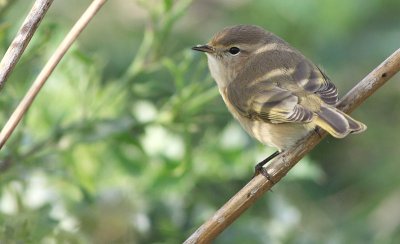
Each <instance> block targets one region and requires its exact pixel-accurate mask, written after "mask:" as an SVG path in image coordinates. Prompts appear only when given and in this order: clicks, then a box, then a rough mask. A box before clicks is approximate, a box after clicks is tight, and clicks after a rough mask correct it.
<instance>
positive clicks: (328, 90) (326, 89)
mask: <svg viewBox="0 0 400 244" xmlns="http://www.w3.org/2000/svg"><path fill="white" fill-rule="evenodd" d="M292 77H293V80H294V81H295V82H296V83H297V84H298V85H299V86H300V87H302V88H303V89H304V90H305V91H307V92H312V93H314V94H316V95H318V96H319V97H320V98H321V99H322V101H324V102H325V103H327V104H329V105H334V104H336V103H337V101H338V92H337V89H336V87H335V85H334V84H333V83H332V82H331V81H330V79H329V78H328V76H326V75H325V73H324V72H323V71H322V70H321V69H320V68H318V67H317V66H315V65H313V64H312V63H310V62H309V61H308V60H302V61H300V62H299V63H298V65H297V66H296V68H295V70H294V72H293V74H292Z"/></svg>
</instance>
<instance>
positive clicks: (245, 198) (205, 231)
mask: <svg viewBox="0 0 400 244" xmlns="http://www.w3.org/2000/svg"><path fill="white" fill-rule="evenodd" d="M399 70H400V49H398V50H397V51H395V52H394V53H393V54H392V55H391V56H390V57H388V58H387V59H386V60H385V61H384V62H383V63H382V64H380V65H379V66H378V67H377V68H375V69H374V70H373V71H372V72H371V73H370V74H368V75H367V76H366V77H365V78H364V79H363V80H362V81H360V82H359V83H358V84H357V85H356V86H355V87H354V88H353V89H351V90H350V91H349V92H348V93H347V94H346V96H344V97H343V99H341V101H340V102H339V104H338V105H337V107H338V108H339V109H341V110H343V111H344V112H346V113H349V112H351V111H353V110H354V109H355V108H357V107H358V106H359V105H360V104H361V103H363V102H364V101H365V100H366V99H367V98H368V97H369V96H371V95H372V94H373V93H374V92H375V91H377V90H378V89H379V88H380V87H381V86H382V85H383V84H385V82H386V81H387V80H389V79H390V78H391V77H392V76H393V75H395V74H396V73H397V72H398V71H399ZM318 134H319V135H318ZM318 134H317V133H312V134H310V135H308V136H307V137H305V138H304V139H302V140H300V141H299V142H298V143H297V145H296V146H295V147H293V148H292V149H290V150H288V151H286V152H284V153H282V154H280V155H279V156H278V157H276V158H275V159H274V160H272V161H271V162H270V163H269V164H268V166H267V167H266V169H267V172H268V173H269V175H270V176H271V178H272V181H273V182H275V183H276V182H278V181H279V180H280V179H282V178H283V177H284V176H285V175H286V174H287V172H288V171H289V170H290V169H291V168H292V167H293V166H294V165H296V163H297V162H298V161H299V160H300V159H301V158H302V157H303V156H304V155H306V154H307V153H308V152H309V151H311V150H312V149H313V148H314V147H315V146H316V145H317V144H318V143H319V142H320V141H321V140H322V139H323V137H325V136H326V133H325V132H323V131H321V132H320V133H318ZM273 185H274V184H273V183H272V182H270V181H268V180H267V179H266V178H265V177H264V176H262V175H258V176H256V177H254V178H253V179H252V180H251V181H250V182H249V183H247V185H246V186H244V187H243V188H242V189H241V190H240V191H239V192H238V193H236V195H235V196H233V197H232V198H231V199H230V200H229V201H228V202H227V203H225V205H224V206H222V207H221V208H220V209H219V210H218V211H217V212H216V213H215V214H214V215H213V216H212V217H211V218H210V219H209V220H207V221H206V222H205V223H204V224H203V225H202V226H200V227H199V228H198V229H197V230H196V231H195V232H194V233H193V234H192V235H191V236H190V237H189V238H188V239H187V240H186V241H185V242H184V243H186V244H189V243H210V242H211V241H212V240H214V239H215V238H216V237H217V236H218V235H219V234H220V233H221V232H222V231H224V230H225V229H226V228H227V227H228V226H229V225H230V224H232V223H233V221H235V220H236V219H237V218H238V217H239V216H240V215H241V214H242V213H243V212H244V211H246V210H247V209H248V208H249V207H250V206H251V205H252V204H253V203H254V202H255V201H256V200H257V199H258V198H259V197H261V196H262V195H263V194H264V193H265V192H266V191H268V190H269V189H271V187H272V186H273Z"/></svg>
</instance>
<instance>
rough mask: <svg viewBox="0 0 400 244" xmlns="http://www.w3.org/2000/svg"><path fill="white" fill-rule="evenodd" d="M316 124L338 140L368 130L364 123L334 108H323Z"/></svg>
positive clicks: (318, 113)
mask: <svg viewBox="0 0 400 244" xmlns="http://www.w3.org/2000/svg"><path fill="white" fill-rule="evenodd" d="M317 115H318V116H317V118H316V121H315V123H316V124H317V125H318V126H319V127H321V128H322V129H324V130H326V131H327V132H328V133H329V134H331V135H332V136H334V137H336V138H343V137H345V136H347V135H348V134H350V133H361V132H363V131H365V130H366V129H367V126H366V125H364V124H363V123H361V122H359V121H357V120H355V119H353V118H351V117H350V116H349V115H347V114H345V113H343V112H342V111H340V110H338V109H336V108H334V107H326V106H323V107H321V110H320V111H319V112H317Z"/></svg>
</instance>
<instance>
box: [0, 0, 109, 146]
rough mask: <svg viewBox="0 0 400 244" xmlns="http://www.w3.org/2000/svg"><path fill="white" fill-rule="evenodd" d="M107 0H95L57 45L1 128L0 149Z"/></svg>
mask: <svg viewBox="0 0 400 244" xmlns="http://www.w3.org/2000/svg"><path fill="white" fill-rule="evenodd" d="M106 1H107V0H93V2H92V3H91V4H90V6H89V7H88V9H87V10H86V11H85V12H84V13H83V15H82V16H81V17H80V18H79V20H78V21H77V22H76V23H75V25H74V26H73V27H72V29H71V30H70V32H69V33H68V34H67V36H66V37H65V38H64V40H63V41H62V42H61V44H60V45H59V46H58V47H57V49H56V51H55V52H54V53H53V55H52V56H51V57H50V59H49V60H48V61H47V63H46V65H45V66H44V67H43V69H42V70H41V71H40V73H39V75H38V76H37V77H36V80H35V81H34V82H33V84H32V86H31V87H30V88H29V90H28V92H27V93H26V95H25V97H24V98H23V99H22V101H21V102H20V103H19V104H18V106H17V108H16V109H15V111H14V113H13V114H12V115H11V117H10V118H9V119H8V121H7V123H6V125H5V126H4V127H3V129H2V130H1V132H0V149H1V148H2V147H3V146H4V144H5V143H6V141H7V140H8V138H9V137H10V136H11V134H12V133H13V131H14V129H15V127H17V125H18V123H19V121H21V119H22V117H23V116H24V114H25V112H26V111H27V110H28V108H29V107H30V106H31V104H32V102H33V100H34V99H35V97H36V95H37V94H38V93H39V91H40V89H41V88H42V87H43V85H44V83H46V81H47V79H48V78H49V76H50V75H51V73H52V72H53V71H54V69H55V68H56V66H57V64H58V63H59V62H60V60H61V59H62V57H64V55H65V53H66V52H67V51H68V49H69V48H70V47H71V45H72V44H73V43H74V42H75V40H76V39H77V38H78V36H79V34H80V33H81V32H82V31H83V29H85V27H86V26H87V25H88V24H89V21H90V20H91V19H92V18H93V17H94V16H95V15H96V13H97V12H98V11H99V10H100V8H101V7H102V6H103V4H104V3H105V2H106Z"/></svg>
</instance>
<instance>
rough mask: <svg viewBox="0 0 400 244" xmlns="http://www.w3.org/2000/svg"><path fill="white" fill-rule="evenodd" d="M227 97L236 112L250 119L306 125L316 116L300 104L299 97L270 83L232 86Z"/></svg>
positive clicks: (229, 87)
mask: <svg viewBox="0 0 400 244" xmlns="http://www.w3.org/2000/svg"><path fill="white" fill-rule="evenodd" d="M243 89H248V90H247V91H246V90H243ZM227 96H228V99H229V101H230V102H231V103H232V104H233V106H234V107H235V108H236V110H237V111H238V112H239V113H240V114H241V115H242V116H245V117H248V118H249V119H256V120H263V121H266V122H269V123H286V122H300V123H306V122H310V121H311V120H312V119H313V116H314V113H313V112H312V111H310V110H308V109H306V108H305V107H303V106H302V105H301V104H299V102H300V101H299V100H300V99H299V97H298V96H296V95H295V94H293V93H292V92H291V91H289V90H287V89H284V88H281V87H278V86H276V85H275V84H274V83H273V82H270V81H266V82H258V83H257V84H255V85H252V86H247V87H246V88H243V87H242V89H237V87H235V85H234V84H231V85H229V86H228V88H227Z"/></svg>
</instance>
